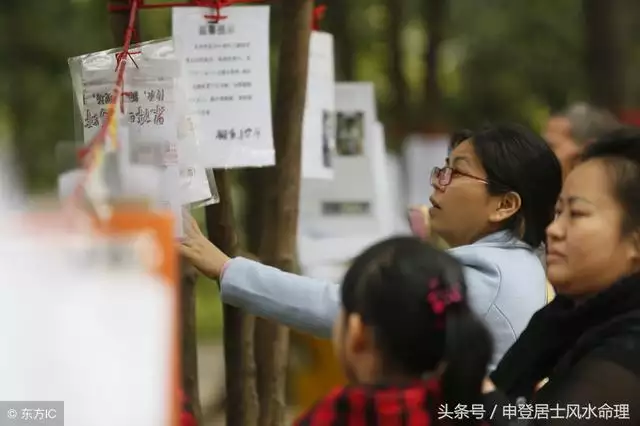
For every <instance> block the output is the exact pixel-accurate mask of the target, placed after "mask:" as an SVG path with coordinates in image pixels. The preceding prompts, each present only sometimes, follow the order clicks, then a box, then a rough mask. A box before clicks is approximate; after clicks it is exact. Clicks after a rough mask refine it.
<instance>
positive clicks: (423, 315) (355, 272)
mask: <svg viewBox="0 0 640 426" xmlns="http://www.w3.org/2000/svg"><path fill="white" fill-rule="evenodd" d="M334 344H335V349H336V353H337V355H338V357H339V358H340V361H341V362H342V364H343V367H344V369H345V372H346V374H347V376H348V378H349V380H351V381H355V382H358V383H375V382H379V381H387V380H404V379H415V378H420V377H421V376H423V375H424V374H425V373H429V372H436V371H444V375H443V380H442V381H443V388H444V392H445V399H446V394H447V393H450V392H447V388H450V389H451V388H452V387H453V388H455V389H456V391H455V392H456V393H457V394H459V393H460V392H459V390H458V389H460V388H469V387H471V388H473V389H472V391H474V392H479V390H480V386H481V383H482V379H483V378H484V375H485V372H486V368H487V365H488V362H489V360H490V358H491V351H492V348H491V339H490V336H489V333H488V331H487V330H486V328H485V327H484V326H483V325H482V323H481V322H480V321H479V320H478V319H477V318H476V317H475V316H474V315H473V314H472V313H471V311H470V310H469V306H468V305H467V301H466V286H465V282H464V276H463V271H462V267H461V266H460V264H459V263H458V262H457V261H456V260H455V259H454V258H453V257H452V256H450V255H449V254H447V253H445V252H443V251H440V250H438V249H436V248H434V247H432V246H430V245H428V244H425V243H424V242H421V241H420V240H418V239H417V238H413V237H396V238H391V239H388V240H386V241H383V242H380V243H378V244H376V245H374V246H373V247H371V248H369V249H367V250H366V251H365V252H364V253H362V254H361V255H360V256H358V257H357V258H356V260H355V261H354V263H353V265H352V266H351V268H349V270H348V271H347V274H346V276H345V278H344V282H343V284H342V312H341V314H340V317H339V319H338V320H337V321H336V324H335V328H334ZM476 386H477V388H476ZM462 392H465V390H464V389H462ZM458 397H461V398H462V397H464V395H458ZM465 399H466V398H465ZM455 403H462V401H460V400H458V401H455Z"/></svg>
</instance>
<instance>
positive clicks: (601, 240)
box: [547, 160, 638, 296]
mask: <svg viewBox="0 0 640 426" xmlns="http://www.w3.org/2000/svg"><path fill="white" fill-rule="evenodd" d="M613 188H614V186H613V182H612V181H611V177H610V175H609V173H607V170H606V168H605V166H604V165H603V163H602V162H601V161H600V160H590V161H587V162H585V163H583V164H580V165H578V166H577V167H576V168H575V169H573V171H571V173H569V175H568V176H567V179H566V181H565V182H564V186H563V188H562V193H561V194H560V197H559V199H558V203H557V207H556V218H555V220H554V221H553V223H551V225H549V227H548V228H547V253H548V255H547V274H548V278H549V281H550V282H551V283H552V284H553V285H554V287H555V289H556V291H557V292H558V293H560V294H566V295H570V296H587V295H591V294H594V293H596V292H598V291H600V290H603V289H605V288H607V287H609V286H610V285H611V284H613V283H614V282H615V281H616V280H618V279H619V278H622V277H623V276H625V275H628V274H629V273H631V272H632V271H633V270H634V268H635V265H636V262H637V260H638V250H637V247H636V243H635V241H634V238H633V236H623V235H622V234H621V229H622V219H623V210H622V207H621V205H620V204H619V202H618V201H617V199H616V198H615V196H614V193H613Z"/></svg>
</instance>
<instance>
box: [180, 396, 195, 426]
mask: <svg viewBox="0 0 640 426" xmlns="http://www.w3.org/2000/svg"><path fill="white" fill-rule="evenodd" d="M186 404H187V396H186V395H185V394H184V391H183V390H180V405H181V406H182V412H181V413H180V426H198V422H196V418H195V416H194V415H193V414H191V413H190V412H188V411H187V410H185V405H186Z"/></svg>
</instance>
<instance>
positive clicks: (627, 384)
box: [486, 275, 640, 426]
mask: <svg viewBox="0 0 640 426" xmlns="http://www.w3.org/2000/svg"><path fill="white" fill-rule="evenodd" d="M491 379H492V380H493V382H494V384H495V385H496V387H497V388H498V391H496V392H493V393H491V394H488V395H486V404H487V405H489V406H494V405H498V406H499V407H500V408H499V409H498V410H497V412H498V413H502V414H506V416H496V418H494V419H493V420H494V421H493V423H494V424H496V425H501V424H513V423H516V424H556V423H557V424H562V425H571V424H576V425H577V424H589V425H593V426H597V425H605V424H606V425H609V424H612V423H617V422H624V424H627V425H629V424H638V425H640V276H639V275H633V276H630V277H627V278H625V279H622V280H620V281H619V282H617V283H615V284H614V285H613V286H611V287H610V288H609V289H607V290H605V291H603V292H601V293H599V294H597V295H595V296H593V297H591V298H589V299H587V300H584V301H582V302H580V303H576V302H574V301H572V300H570V299H568V298H566V297H563V296H557V297H556V299H554V300H553V302H551V303H550V304H549V305H547V306H546V307H544V308H542V309H541V310H540V311H538V312H537V313H536V314H535V315H534V316H533V317H532V319H531V321H530V323H529V324H528V325H527V328H525V330H524V332H523V333H522V335H521V336H520V338H519V339H518V340H517V341H516V343H515V344H514V345H513V346H512V347H511V349H510V350H509V351H508V352H507V353H506V354H505V356H504V358H503V359H502V361H501V362H500V363H499V365H498V367H497V368H496V370H495V371H494V372H493V373H492V374H491ZM543 379H548V382H547V383H546V384H545V385H544V386H543V387H542V388H540V389H539V390H538V391H536V390H535V389H536V385H537V384H538V383H540V382H541V381H542V380H543ZM487 410H489V407H487Z"/></svg>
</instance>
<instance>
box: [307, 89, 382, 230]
mask: <svg viewBox="0 0 640 426" xmlns="http://www.w3.org/2000/svg"><path fill="white" fill-rule="evenodd" d="M375 105H376V104H375V94H374V87H373V84H372V83H365V82H358V83H336V110H337V117H338V119H337V155H336V156H335V157H334V160H335V162H334V178H333V179H332V180H318V179H313V180H312V179H304V180H302V182H301V191H300V232H301V233H304V234H306V235H308V236H312V237H317V238H324V237H338V236H351V235H378V234H379V233H380V232H381V228H380V226H381V224H380V221H379V218H378V217H377V216H376V206H375V205H374V203H375V198H376V188H375V185H376V184H375V179H374V176H373V173H374V169H373V161H374V158H373V157H374V156H375V154H373V153H372V151H371V150H372V146H373V142H372V141H373V138H374V137H375V136H374V131H375V130H374V123H375V122H376V120H377V117H376V107H375Z"/></svg>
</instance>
